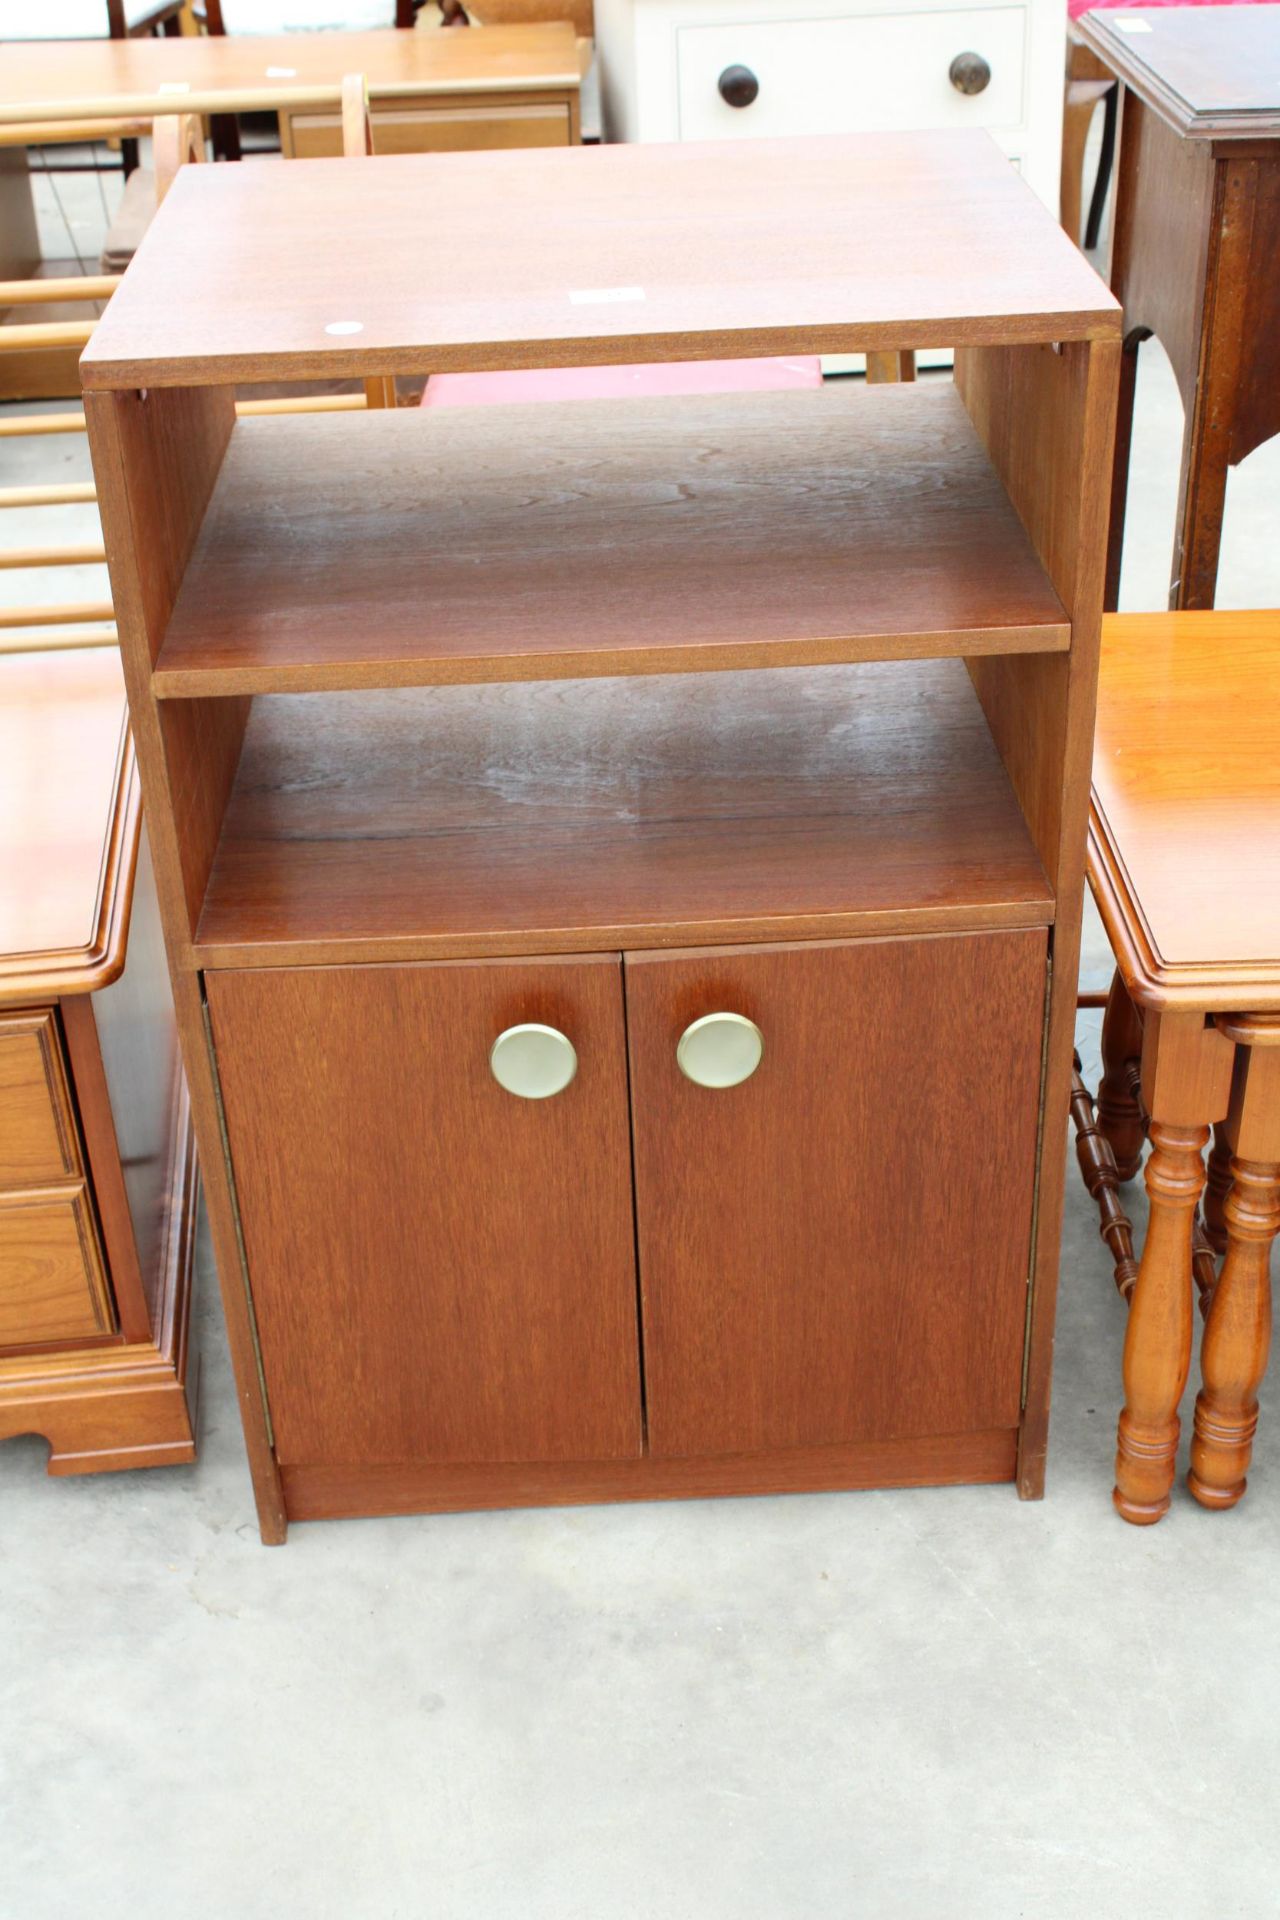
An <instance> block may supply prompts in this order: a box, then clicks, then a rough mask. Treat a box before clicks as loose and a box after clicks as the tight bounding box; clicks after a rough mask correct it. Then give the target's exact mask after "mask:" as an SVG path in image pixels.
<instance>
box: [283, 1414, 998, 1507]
mask: <svg viewBox="0 0 1280 1920" xmlns="http://www.w3.org/2000/svg"><path fill="white" fill-rule="evenodd" d="M1017 1448H1018V1433H1017V1429H1016V1428H1007V1429H1006V1428H995V1429H992V1430H991V1431H989V1432H984V1433H959V1434H939V1435H932V1436H929V1437H928V1438H925V1439H915V1440H865V1441H862V1442H861V1443H860V1444H858V1445H856V1446H845V1447H813V1448H807V1449H805V1450H804V1451H802V1452H796V1453H783V1454H771V1455H767V1456H762V1455H750V1454H745V1455H744V1454H736V1455H726V1456H723V1457H721V1458H718V1459H712V1460H605V1461H595V1462H586V1463H582V1464H580V1463H578V1462H573V1463H572V1464H567V1465H566V1464H557V1465H550V1466H540V1465H535V1466H439V1467H432V1466H416V1465H415V1466H406V1465H380V1466H351V1467H343V1466H297V1467H285V1468H283V1469H282V1478H283V1482H284V1496H285V1506H286V1509H287V1512H288V1516H289V1518H290V1520H341V1519H350V1518H353V1517H356V1516H360V1515H369V1514H396V1513H459V1512H464V1511H467V1510H474V1509H480V1508H493V1507H557V1506H559V1507H573V1506H594V1505H596V1504H603V1503H605V1502H613V1501H618V1500H707V1499H713V1498H723V1497H724V1496H726V1495H733V1494H777V1493H826V1492H842V1491H846V1492H856V1491H863V1490H867V1489H870V1488H872V1487H942V1486H969V1485H973V1486H977V1485H983V1484H990V1483H992V1482H996V1481H1004V1480H1012V1479H1013V1478H1014V1473H1015V1465H1016V1458H1017Z"/></svg>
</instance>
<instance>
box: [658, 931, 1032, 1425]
mask: <svg viewBox="0 0 1280 1920" xmlns="http://www.w3.org/2000/svg"><path fill="white" fill-rule="evenodd" d="M1047 946H1048V943H1047V936H1046V934H1045V932H1044V931H1043V929H1037V930H1033V931H1027V932H1021V931H1019V932H998V933H981V934H973V935H942V936H938V937H934V938H920V939H905V940H902V939H899V940H884V941H871V940H868V941H857V942H849V943H840V944H834V943H833V944H823V945H806V946H800V947H797V946H791V947H768V948H751V949H747V948H738V949H734V948H724V949H704V950H701V951H697V952H687V953H676V954H670V953H667V954H658V953H643V954H628V955H627V956H626V995H627V1026H628V1036H629V1047H630V1056H631V1097H632V1108H633V1113H632V1118H633V1129H634V1153H635V1174H636V1198H637V1226H638V1245H639V1254H640V1282H641V1296H642V1303H643V1321H644V1365H645V1391H646V1407H647V1420H648V1444H649V1450H650V1452H651V1453H652V1454H654V1455H662V1456H697V1455H706V1454H724V1453H757V1452H771V1451H774V1450H776V1449H785V1448H791V1447H813V1446H824V1445H836V1444H839V1443H842V1442H850V1441H858V1440H867V1439H890V1438H909V1437H912V1436H916V1435H920V1436H923V1435H931V1434H957V1433H965V1432H970V1431H977V1430H982V1429H989V1428H997V1427H1001V1428H1011V1427H1014V1426H1016V1425H1017V1422H1018V1419H1019V1414H1020V1407H1021V1382H1022V1349H1023V1337H1024V1328H1025V1322H1026V1306H1027V1280H1028V1270H1029V1265H1030V1250H1031V1222H1032V1210H1033V1198H1034V1191H1035V1179H1036V1142H1037V1133H1038V1124H1039V1098H1040V1078H1041V1054H1042V1038H1043V1028H1044V1008H1045V982H1046V967H1047ZM716 1012H731V1013H736V1014H740V1015H744V1016H745V1017H746V1018H747V1019H748V1020H751V1021H753V1022H754V1023H755V1025H756V1026H757V1027H758V1028H759V1030H760V1034H761V1036H762V1039H763V1054H762V1057H761V1060H760V1064H759V1065H758V1067H757V1068H756V1070H755V1072H754V1073H753V1074H752V1075H751V1077H750V1078H749V1079H747V1080H745V1081H743V1082H741V1083H740V1084H738V1085H735V1086H728V1087H724V1086H721V1087H710V1086H705V1085H699V1084H695V1083H694V1082H693V1081H691V1080H690V1079H688V1078H686V1076H685V1074H684V1073H683V1072H682V1070H681V1067H680V1065H679V1064H678V1062H677V1048H678V1046H679V1044H680V1040H681V1036H682V1034H684V1033H685V1031H686V1029H687V1028H688V1027H689V1026H690V1025H691V1024H692V1023H693V1022H694V1021H697V1020H701V1019H704V1018H705V1016H707V1015H708V1014H711V1013H716Z"/></svg>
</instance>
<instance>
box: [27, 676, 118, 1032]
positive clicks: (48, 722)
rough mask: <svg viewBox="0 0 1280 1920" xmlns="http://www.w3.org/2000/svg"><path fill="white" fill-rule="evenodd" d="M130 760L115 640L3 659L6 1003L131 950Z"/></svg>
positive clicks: (91, 972)
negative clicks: (124, 923) (123, 924)
mask: <svg viewBox="0 0 1280 1920" xmlns="http://www.w3.org/2000/svg"><path fill="white" fill-rule="evenodd" d="M132 767H133V755H132V748H131V747H130V746H129V743H128V738H127V733H126V727H125V694H124V679H123V676H122V674H121V671H120V656H119V654H118V652H117V651H116V649H115V647H93V648H89V649H86V650H85V651H83V652H81V651H73V652H66V653H59V652H52V651H51V652H44V653H41V652H35V651H33V652H31V653H14V654H5V655H0V1004H6V1003H7V1004H12V1002H13V1001H14V999H15V998H17V999H18V1000H21V999H22V998H23V997H24V995H25V996H27V997H30V995H31V994H32V993H34V992H36V991H38V990H40V989H41V987H42V986H43V985H50V983H52V988H51V990H74V987H75V985H77V984H78V985H80V986H81V987H82V988H84V989H87V988H88V987H91V986H93V985H95V984H101V978H100V976H101V974H102V972H103V970H104V962H108V961H109V958H110V955H109V953H108V951H107V950H108V949H109V948H111V947H112V946H113V945H116V944H118V945H119V946H120V949H121V952H123V939H122V929H121V928H119V926H118V925H115V926H114V931H113V924H114V923H116V922H118V921H119V919H120V913H121V902H120V894H121V886H122V875H121V874H120V873H119V872H118V871H117V869H118V867H119V866H120V864H121V862H122V861H123V862H124V863H125V864H126V865H127V866H128V868H129V872H128V875H127V877H123V893H124V896H125V900H126V905H127V896H128V893H129V891H130V885H131V881H132V861H133V858H134V857H135V856H136V852H137V820H136V806H137V799H136V791H134V789H135V788H136V779H135V777H134V775H133V772H132ZM126 917H127V915H126ZM117 936H119V937H117ZM69 976H70V977H69Z"/></svg>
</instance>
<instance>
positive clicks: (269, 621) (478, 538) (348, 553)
mask: <svg viewBox="0 0 1280 1920" xmlns="http://www.w3.org/2000/svg"><path fill="white" fill-rule="evenodd" d="M1069 643H1070V627H1069V624H1068V621H1067V616H1066V614H1065V612H1064V610H1063V607H1062V604H1061V602H1060V601H1059V599H1058V597H1057V595H1056V593H1055V592H1054V590H1053V588H1052V586H1051V585H1050V583H1049V580H1048V578H1047V577H1046V575H1045V572H1044V570H1043V568H1042V567H1041V565H1040V563H1039V561H1038V559H1037V558H1036V555H1035V553H1034V551H1033V550H1032V547H1031V544H1030V541H1029V540H1028V539H1027V536H1026V534H1025V532H1024V531H1023V528H1022V525H1021V522H1020V521H1019V520H1018V517H1017V515H1016V514H1015V513H1014V511H1013V508H1012V507H1011V506H1010V504H1009V500H1008V498H1007V496H1006V495H1005V493H1004V491H1003V489H1002V487H1001V485H1000V482H999V480H998V479H997V478H996V475H995V473H994V472H993V471H992V469H991V466H990V464H989V463H988V461H987V458H986V455H985V453H984V452H983V450H982V448H981V446H980V444H979V442H978V439H977V436H976V434H975V433H974V430H973V428H972V426H971V424H970V422H969V418H968V415H967V414H966V412H965V410H964V406H963V404H962V402H961V400H960V398H959V395H958V394H957V393H956V391H955V389H954V387H952V386H951V385H950V384H949V383H941V382H938V383H928V384H922V385H919V386H885V387H862V386H854V385H853V384H852V383H849V384H847V385H842V386H835V385H832V384H828V385H827V386H826V387H823V388H820V389H816V390H810V391H801V392H791V393H765V394H751V395H744V394H730V395H719V396H713V397H707V398H680V399H664V400H621V401H591V400H587V401H573V402H568V403H566V404H563V405H540V406H539V405H535V406H522V407H478V408H473V409H463V408H454V409H450V408H446V409H441V410H440V411H438V412H427V413H421V412H418V411H409V410H404V411H401V412H391V411H385V412H371V413H354V414H317V415H296V416H282V417H280V418H274V419H246V420H241V421H240V422H239V423H238V424H237V426H236V427H235V429H234V432H233V434H232V438H231V443H230V446H229V448H228V451H227V455H226V459H225V461H224V463H223V467H222V471H221V473H220V475H219V477H218V482H217V486H216V488H215V491H214V494H213V498H212V500H211V502H210V505H209V509H208V512H207V514H206V517H205V521H204V526H203V528H202V530H201V534H200V538H199V541H198V543H197V546H196V549H195V552H194V553H193V555H192V558H191V562H190V564H189V566H188V569H187V574H186V578H185V580H184V582H183V586H182V589H181V592H180V594H179V596H178V601H177V604H176V606H175V608H174V612H173V616H172V618H171V620H170V623H169V627H168V631H167V634H166V636H165V640H164V644H163V647H162V648H161V651H160V655H159V659H158V662H157V665H156V671H155V675H154V680H153V685H154V689H155V692H156V694H157V695H158V696H159V697H161V698H166V697H169V698H176V697H185V696H191V695H200V694H234V693H262V692H272V691H275V692H287V691H292V692H307V691H321V690H325V689H331V688H359V687H379V686H408V685H426V684H442V683H447V682H459V681H498V680H545V679H562V678H566V677H578V676H593V675H607V674H619V673H625V674H635V673H674V672H687V671H707V670H720V669H725V668H739V667H759V666H783V665H794V664H803V663H809V664H813V663H823V662H835V661H842V660H856V659H865V658H882V659H883V658H908V657H919V656H924V655H947V654H951V655H955V654H965V655H973V654H979V653H992V652H1001V653H1011V652H1053V651H1061V650H1064V649H1065V648H1066V647H1067V646H1068V645H1069Z"/></svg>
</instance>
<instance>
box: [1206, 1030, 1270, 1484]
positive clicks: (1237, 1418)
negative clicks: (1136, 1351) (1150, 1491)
mask: <svg viewBox="0 0 1280 1920" xmlns="http://www.w3.org/2000/svg"><path fill="white" fill-rule="evenodd" d="M1222 1133H1223V1135H1224V1136H1225V1138H1226V1140H1227V1141H1228V1142H1230V1144H1231V1146H1232V1148H1233V1149H1234V1152H1233V1158H1232V1160H1231V1165H1230V1171H1231V1187H1230V1191H1229V1192H1228V1194H1227V1197H1226V1201H1225V1203H1224V1206H1223V1210H1222V1211H1223V1218H1224V1224H1225V1228H1226V1236H1227V1253H1226V1259H1225V1260H1224V1261H1223V1264H1222V1273H1221V1276H1220V1277H1219V1280H1218V1285H1217V1288H1216V1291H1215V1293H1214V1296H1213V1305H1212V1306H1211V1307H1210V1309H1209V1318H1208V1322H1207V1324H1206V1326H1205V1331H1204V1343H1203V1346H1202V1348H1201V1356H1200V1363H1201V1370H1202V1373H1203V1381H1204V1384H1203V1385H1202V1387H1201V1390H1200V1392H1199V1394H1198V1395H1197V1397H1196V1416H1195V1436H1194V1438H1193V1440H1192V1443H1191V1471H1190V1473H1189V1474H1188V1476H1187V1485H1188V1486H1189V1487H1190V1489H1191V1491H1192V1493H1193V1494H1194V1495H1195V1497H1196V1499H1197V1500H1198V1501H1199V1502H1200V1504H1201V1506H1204V1507H1234V1506H1235V1504H1236V1502H1237V1501H1238V1500H1239V1499H1240V1496H1241V1495H1242V1494H1243V1492H1244V1490H1245V1486H1246V1484H1247V1480H1246V1476H1247V1474H1248V1471H1249V1459H1250V1455H1251V1453H1252V1450H1253V1436H1254V1430H1255V1429H1256V1427H1257V1424H1258V1388H1259V1386H1260V1385H1261V1383H1262V1379H1263V1375H1264V1374H1265V1373H1266V1370H1267V1354H1268V1350H1269V1348H1270V1345H1271V1273H1270V1266H1271V1243H1272V1241H1273V1240H1274V1239H1275V1237H1276V1233H1277V1231H1280V1052H1266V1053H1264V1052H1262V1051H1261V1050H1259V1051H1256V1052H1255V1051H1252V1050H1251V1051H1250V1052H1249V1053H1248V1055H1247V1056H1245V1057H1244V1058H1243V1059H1242V1060H1241V1063H1240V1068H1239V1069H1238V1071H1237V1074H1236V1082H1235V1087H1234V1090H1233V1093H1232V1102H1231V1113H1230V1115H1229V1117H1228V1120H1227V1125H1226V1127H1225V1128H1224V1129H1222Z"/></svg>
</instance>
